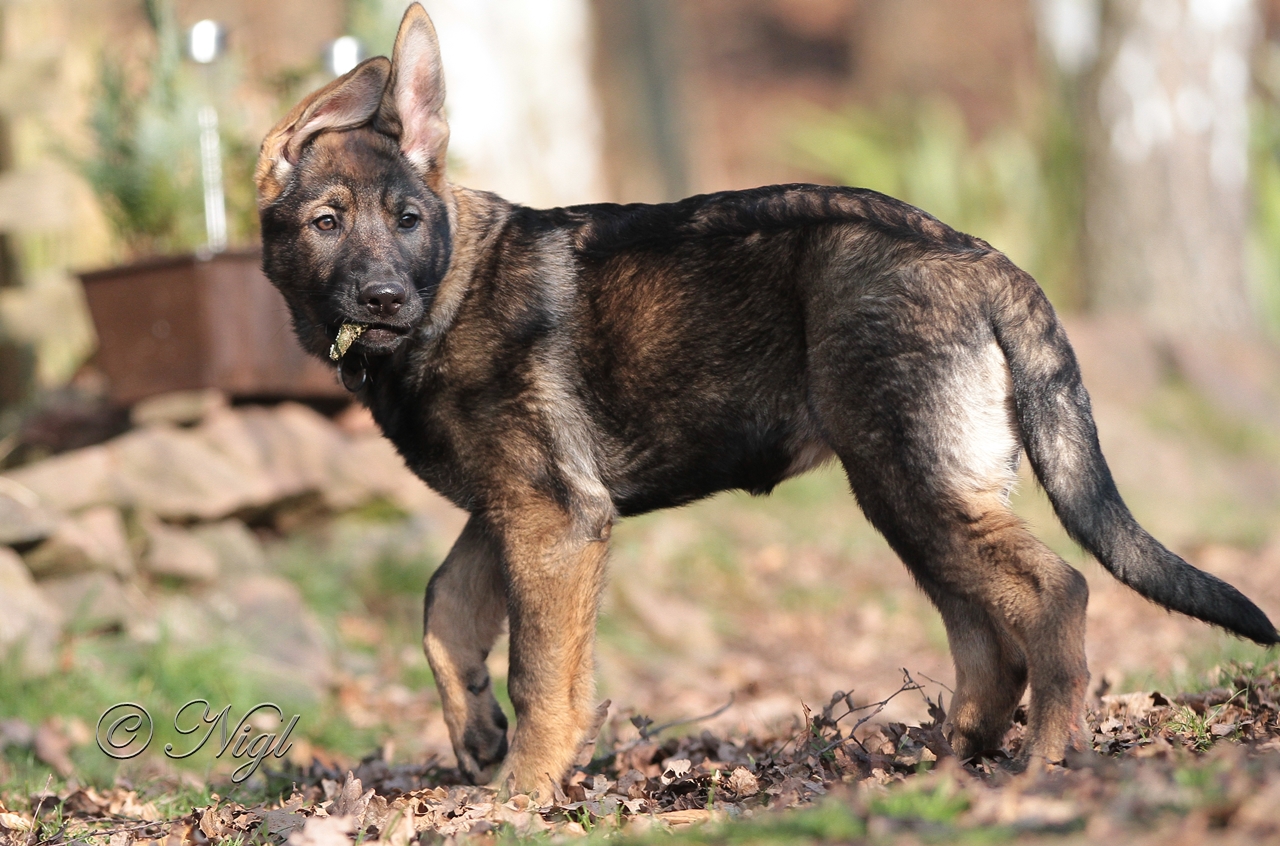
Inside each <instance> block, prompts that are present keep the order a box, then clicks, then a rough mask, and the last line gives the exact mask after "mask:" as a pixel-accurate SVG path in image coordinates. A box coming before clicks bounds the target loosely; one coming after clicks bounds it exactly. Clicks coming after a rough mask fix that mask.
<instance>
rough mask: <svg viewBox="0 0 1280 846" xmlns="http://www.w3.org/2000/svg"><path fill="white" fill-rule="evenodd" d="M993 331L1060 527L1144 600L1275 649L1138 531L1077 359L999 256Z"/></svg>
mask: <svg viewBox="0 0 1280 846" xmlns="http://www.w3.org/2000/svg"><path fill="white" fill-rule="evenodd" d="M998 261H999V262H1000V272H999V274H998V275H999V277H1001V278H1000V283H999V284H998V285H997V286H996V288H995V289H994V290H993V291H992V294H991V300H990V303H991V322H992V329H993V330H994V332H995V336H996V340H997V342H998V343H999V345H1000V348H1001V349H1002V350H1003V351H1004V356H1005V359H1006V361H1007V362H1008V364H1009V369H1010V371H1011V372H1012V375H1013V398H1014V405H1015V415H1016V418H1017V423H1018V429H1019V432H1020V435H1021V439H1022V446H1023V448H1024V449H1025V450H1026V452H1027V457H1028V459H1029V460H1030V462H1031V467H1032V469H1033V470H1034V471H1035V474H1036V476H1037V478H1039V480H1040V484H1041V485H1042V486H1043V487H1044V489H1045V492H1046V493H1047V494H1048V495H1049V501H1050V502H1051V503H1053V508H1054V511H1055V512H1057V514H1058V519H1059V520H1061V521H1062V524H1063V526H1064V527H1066V530H1067V532H1068V533H1069V534H1070V535H1071V537H1072V538H1074V539H1075V540H1076V542H1077V543H1079V544H1080V545H1081V546H1083V547H1084V548H1085V549H1086V550H1088V551H1089V552H1090V553H1091V554H1092V555H1093V556H1094V557H1096V558H1097V559H1098V560H1099V561H1100V562H1102V565H1103V566H1104V567H1106V568H1107V570H1108V571H1110V573H1111V574H1112V575H1113V576H1115V577H1116V578H1117V579H1119V580H1120V581H1121V582H1123V583H1124V584H1126V585H1128V586H1129V587H1131V588H1133V589H1134V590H1135V591H1137V592H1138V593H1139V594H1141V595H1142V596H1144V597H1146V598H1147V599H1149V600H1151V601H1152V602H1155V603H1157V604H1159V605H1162V606H1164V607H1165V608H1168V609H1169V610H1171V611H1178V612H1181V613H1183V614H1187V615H1189V616H1191V617H1195V618H1197V619H1199V620H1204V621H1205V622H1207V623H1212V624H1214V625H1217V626H1221V627H1222V628H1224V629H1227V630H1228V631H1231V632H1235V633H1236V634H1238V635H1242V636H1244V637H1247V638H1249V639H1251V640H1254V641H1257V642H1258V643H1261V644H1274V643H1277V642H1280V634H1278V633H1277V632H1276V629H1275V626H1273V625H1272V624H1271V621H1270V620H1269V619H1267V615H1266V614H1264V613H1263V612H1262V610H1261V609H1259V608H1258V607H1257V606H1256V605H1254V604H1253V603H1252V602H1251V601H1249V599H1248V598H1247V597H1245V596H1244V594H1242V593H1240V591H1238V590H1236V589H1235V588H1234V587H1232V586H1231V585H1229V584H1227V583H1226V582H1224V581H1222V580H1221V579H1219V578H1216V577H1215V576H1211V575H1209V574H1208V573H1205V572H1203V571H1201V570H1198V569H1196V568H1195V567H1193V566H1191V565H1190V564H1188V563H1187V562H1186V561H1184V560H1182V559H1181V558H1179V557H1178V556H1177V555H1174V554H1173V553H1172V552H1170V551H1169V550H1168V549H1166V548H1165V547H1164V546H1163V545H1161V544H1160V542H1159V541H1157V540H1156V539H1155V538H1153V537H1152V536H1151V535H1150V534H1148V533H1147V531H1146V530H1145V529H1143V528H1142V527H1141V526H1139V525H1138V522H1137V521H1136V520H1135V519H1134V517H1133V515H1132V514H1131V513H1130V512H1129V508H1128V507H1127V506H1126V505H1125V504H1124V501H1123V500H1122V499H1121V498H1120V492H1119V491H1118V490H1116V485H1115V481H1114V480H1113V479H1112V478H1111V471H1110V469H1108V467H1107V462H1106V460H1105V459H1104V458H1103V456H1102V449H1101V448H1100V447H1099V445H1098V430H1097V428H1096V426H1095V425H1094V421H1093V412H1092V410H1091V408H1090V405H1089V395H1088V393H1086V391H1085V389H1084V384H1083V382H1082V381H1081V378H1080V367H1079V365H1078V364H1077V362H1076V357H1075V353H1074V352H1073V351H1072V349H1071V345H1070V344H1069V343H1068V342H1067V336H1066V333H1065V332H1064V331H1063V328H1062V324H1061V323H1060V322H1059V321H1058V318H1057V315H1056V314H1055V313H1054V311H1053V307H1052V306H1051V305H1050V304H1049V300H1048V298H1046V297H1045V295H1044V292H1043V291H1041V290H1040V286H1039V285H1037V284H1036V283H1035V281H1034V280H1033V279H1032V278H1031V277H1030V276H1029V275H1027V274H1026V273H1023V272H1022V271H1021V270H1018V269H1017V268H1016V267H1014V266H1013V265H1012V263H1010V262H1009V261H1008V260H1007V259H1005V258H1004V257H1003V256H1001V257H999V259H998Z"/></svg>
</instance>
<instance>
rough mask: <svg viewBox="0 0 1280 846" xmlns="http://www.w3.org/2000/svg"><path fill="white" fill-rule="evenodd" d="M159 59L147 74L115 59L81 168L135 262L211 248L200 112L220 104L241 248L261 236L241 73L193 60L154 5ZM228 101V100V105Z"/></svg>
mask: <svg viewBox="0 0 1280 846" xmlns="http://www.w3.org/2000/svg"><path fill="white" fill-rule="evenodd" d="M143 6H144V8H145V10H146V13H147V20H148V21H149V22H150V24H151V26H152V29H153V30H154V33H155V41H156V52H155V55H154V56H153V57H151V60H150V61H149V62H148V63H147V65H146V67H145V69H142V70H138V69H136V68H134V67H132V66H130V65H129V64H127V63H126V62H125V61H123V60H122V59H120V58H117V57H114V56H112V55H110V54H105V53H104V55H103V56H102V58H101V60H100V71H99V80H100V81H99V86H98V90H97V91H96V92H95V93H94V96H93V98H92V102H93V106H92V110H91V112H90V117H89V129H90V134H91V137H92V139H93V142H94V148H93V152H92V153H91V154H90V155H89V156H86V157H83V158H78V159H77V163H78V165H79V167H80V170H81V172H82V173H83V174H84V176H85V177H86V179H87V180H88V181H89V183H90V185H91V186H92V187H93V189H94V191H95V192H96V193H97V195H98V197H99V199H100V200H101V201H102V203H103V207H104V210H105V211H106V214H107V216H108V218H109V219H110V221H111V223H112V225H113V227H114V229H115V231H116V234H117V235H118V236H119V238H120V239H121V241H122V242H123V245H124V248H125V251H126V252H127V253H128V255H129V257H130V258H138V257H141V256H146V255H154V254H165V253H176V252H186V251H190V250H193V249H195V248H197V247H199V246H200V245H202V244H203V243H204V242H205V228H204V194H203V184H202V181H201V172H200V124H199V120H198V117H197V113H198V111H199V108H200V107H201V106H202V105H204V104H206V103H213V104H215V105H216V106H218V107H219V108H218V113H219V118H220V124H221V125H220V134H221V140H222V181H223V186H224V190H225V191H226V192H227V227H228V239H229V241H230V242H231V243H237V242H244V241H246V240H249V239H251V238H252V237H253V234H254V232H255V231H256V226H257V215H256V211H255V208H254V197H253V181H252V173H253V162H254V158H255V155H256V145H255V144H253V143H252V142H250V141H248V140H246V138H245V137H244V134H243V133H241V132H237V131H236V120H235V117H236V111H235V109H232V108H228V107H227V106H226V104H227V102H228V101H229V100H230V97H229V96H228V95H229V93H230V88H231V85H230V83H231V77H232V76H233V75H234V69H233V68H232V67H231V62H230V61H229V60H228V59H226V58H224V59H222V60H220V62H219V63H218V66H217V67H213V68H206V67H201V68H197V67H194V66H192V65H190V64H189V63H186V62H184V61H183V55H182V33H181V32H180V31H179V29H178V27H177V24H176V22H175V19H174V15H173V9H172V5H171V3H170V2H169V0H145V1H144V3H143ZM219 101H221V102H219Z"/></svg>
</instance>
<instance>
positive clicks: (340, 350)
mask: <svg viewBox="0 0 1280 846" xmlns="http://www.w3.org/2000/svg"><path fill="white" fill-rule="evenodd" d="M366 328H368V327H366V326H361V325H360V324H358V323H344V324H342V328H341V329H339V330H338V337H337V338H335V339H334V340H333V346H331V347H329V358H330V359H332V360H333V361H338V360H339V359H341V358H342V357H343V356H344V355H346V354H347V350H349V349H351V345H352V344H354V343H355V342H356V338H359V337H360V335H361V334H363V332H364V330H365V329H366Z"/></svg>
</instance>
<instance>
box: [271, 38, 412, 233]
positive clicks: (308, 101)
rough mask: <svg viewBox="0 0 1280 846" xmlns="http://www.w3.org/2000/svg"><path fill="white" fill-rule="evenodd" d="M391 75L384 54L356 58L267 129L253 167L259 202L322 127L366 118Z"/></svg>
mask: <svg viewBox="0 0 1280 846" xmlns="http://www.w3.org/2000/svg"><path fill="white" fill-rule="evenodd" d="M390 75H391V63H390V62H388V61H387V59H386V57H385V56H378V57H376V58H373V59H369V60H367V61H364V62H361V63H360V64H359V65H357V66H356V67H354V68H352V69H351V70H350V71H348V72H347V73H346V74H344V75H343V76H340V77H338V78H337V79H335V80H334V81H333V82H330V83H329V84H328V85H326V86H325V87H324V88H321V89H320V90H319V91H316V92H315V93H313V94H311V95H310V96H308V97H306V98H305V99H303V101H302V102H301V103H299V104H298V105H296V106H294V107H293V110H292V111H291V112H289V114H287V115H285V117H284V119H283V120H281V121H280V122H279V123H277V124H276V125H275V128H274V129H272V130H271V131H270V132H269V133H267V137H266V139H265V140H264V141H263V142H262V151H261V152H260V153H259V154H258V167H257V170H256V171H255V173H254V181H255V182H256V183H257V186H258V208H262V207H264V206H267V205H269V204H270V203H271V201H273V200H274V199H275V198H276V197H278V196H280V192H281V191H283V190H284V186H285V182H286V181H287V180H288V178H289V172H290V171H291V170H293V166H294V165H296V164H297V163H298V157H299V156H301V155H302V148H303V147H304V146H306V143H307V142H308V141H310V140H311V139H312V138H314V137H316V136H317V135H319V134H320V133H321V132H324V131H326V130H331V129H352V128H354V127H357V126H360V125H362V124H365V123H368V122H369V120H370V119H371V118H372V117H373V116H374V114H375V113H376V112H377V111H378V105H379V104H380V103H381V102H382V94H383V91H384V90H385V89H386V87H387V79H388V77H389V76H390Z"/></svg>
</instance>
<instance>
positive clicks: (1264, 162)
mask: <svg viewBox="0 0 1280 846" xmlns="http://www.w3.org/2000/svg"><path fill="white" fill-rule="evenodd" d="M1269 58H1270V62H1269V63H1267V64H1264V67H1263V72H1262V73H1261V74H1259V75H1258V78H1259V80H1260V83H1261V84H1260V85H1259V87H1258V89H1259V96H1258V98H1257V101H1256V102H1255V104H1254V109H1253V113H1252V114H1251V115H1250V123H1251V126H1250V129H1251V135H1252V137H1251V142H1252V144H1251V146H1252V161H1251V162H1250V171H1251V172H1250V182H1251V183H1252V184H1253V201H1254V214H1253V232H1252V233H1251V237H1250V245H1249V246H1250V253H1251V255H1250V264H1251V268H1250V269H1251V271H1252V276H1253V281H1254V298H1255V302H1256V303H1257V306H1258V310H1259V311H1260V313H1261V317H1262V319H1263V322H1264V324H1265V326H1266V328H1267V330H1268V331H1269V332H1270V333H1271V335H1272V336H1273V337H1280V46H1277V45H1272V46H1271V48H1270V57H1269Z"/></svg>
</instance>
